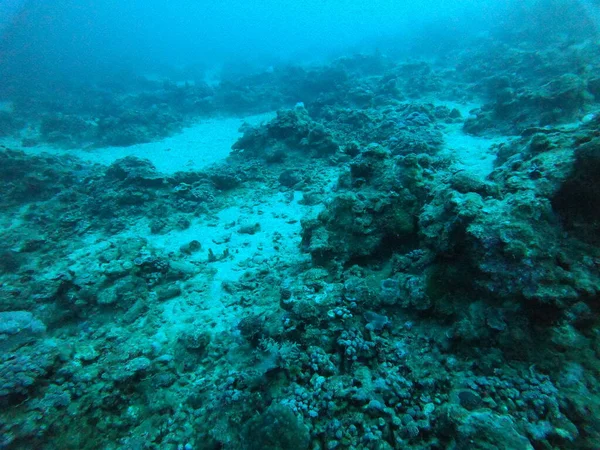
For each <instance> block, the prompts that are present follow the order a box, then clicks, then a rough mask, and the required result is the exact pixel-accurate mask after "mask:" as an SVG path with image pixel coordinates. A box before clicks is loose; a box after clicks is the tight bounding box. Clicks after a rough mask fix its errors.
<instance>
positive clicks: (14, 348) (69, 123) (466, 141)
mask: <svg viewBox="0 0 600 450" xmlns="http://www.w3.org/2000/svg"><path fill="white" fill-rule="evenodd" d="M526 25H527V24H526ZM538 25H539V24H538ZM565 26H566V25H565ZM537 30H538V31H539V28H538V29H537ZM576 31H577V30H576ZM12 92H14V96H13V97H12V98H8V99H6V103H4V104H3V109H2V111H1V112H0V132H1V134H2V135H3V136H4V137H3V138H2V142H3V144H4V145H3V146H2V148H1V151H0V188H1V192H2V195H1V197H0V202H1V213H0V224H1V228H0V236H1V239H0V311H1V312H0V348H1V353H0V406H1V409H0V448H2V449H51V450H52V449H81V450H87V449H107V450H110V449H130V450H133V449H172V450H175V449H186V450H190V449H210V450H216V449H229V450H237V449H243V450H259V449H285V450H304V449H312V450H317V449H328V450H331V449H355V450H358V449H378V450H385V449H392V448H397V449H490V450H491V449H509V450H510V449H515V450H519V449H523V450H526V449H536V450H537V449H541V450H550V449H598V448H600V380H599V377H598V376H599V373H600V333H599V329H598V325H599V324H598V313H599V309H600V233H599V232H600V114H599V113H600V45H599V44H598V40H597V39H595V38H594V36H593V34H592V30H591V29H587V30H586V29H580V30H579V32H578V33H575V32H573V30H572V29H567V30H566V31H565V30H561V29H558V30H554V32H553V33H545V34H540V33H539V32H531V30H529V29H527V26H525V28H522V29H518V28H515V29H514V32H513V33H507V32H503V33H496V34H494V33H490V34H489V35H487V36H478V37H477V38H473V39H471V40H469V41H465V42H461V43H460V45H459V44H456V45H455V46H454V47H452V48H446V49H444V57H437V58H429V59H418V58H412V59H410V60H407V59H403V58H398V57H392V56H386V55H385V54H383V53H377V54H369V55H365V54H362V55H355V56H349V57H343V58H340V59H336V60H334V61H331V62H329V63H323V64H321V65H312V66H302V65H283V66H281V67H275V68H273V69H269V70H266V71H262V72H257V73H253V74H247V75H238V76H232V77H230V78H229V79H227V80H223V81H222V82H221V83H218V84H210V85H209V84H203V83H201V82H195V83H175V82H168V81H164V80H162V81H154V80H152V79H150V78H143V77H131V78H127V77H122V76H119V77H118V78H117V79H115V80H112V81H110V82H108V81H107V82H104V83H99V82H96V83H75V82H73V81H71V82H70V83H64V84H61V85H60V86H57V85H52V86H48V87H47V89H46V90H44V89H43V88H42V86H41V85H40V86H37V87H36V94H35V95H31V92H29V91H27V90H23V89H22V90H21V91H20V90H19V86H15V87H14V89H13V91H12ZM240 126H241V128H240ZM238 129H240V131H239V132H238ZM232 146H233V147H232Z"/></svg>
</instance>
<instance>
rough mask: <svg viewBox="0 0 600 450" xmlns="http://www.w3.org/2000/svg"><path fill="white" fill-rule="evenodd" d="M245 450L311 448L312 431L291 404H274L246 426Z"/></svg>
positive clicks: (296, 449) (299, 449)
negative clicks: (291, 407)
mask: <svg viewBox="0 0 600 450" xmlns="http://www.w3.org/2000/svg"><path fill="white" fill-rule="evenodd" d="M243 434H244V444H243V448H244V449H245V450H259V449H265V448H270V449H281V450H284V449H290V450H304V449H308V448H309V443H310V432H309V429H308V427H307V426H306V425H305V424H304V423H303V421H302V419H301V418H299V417H297V416H296V415H295V414H294V413H293V411H292V410H291V409H290V407H289V406H286V405H281V404H272V405H271V406H269V408H268V409H267V410H266V411H265V412H263V413H262V414H260V415H258V416H256V417H254V418H253V419H252V420H250V421H249V422H248V423H247V424H246V426H245V427H244V431H243Z"/></svg>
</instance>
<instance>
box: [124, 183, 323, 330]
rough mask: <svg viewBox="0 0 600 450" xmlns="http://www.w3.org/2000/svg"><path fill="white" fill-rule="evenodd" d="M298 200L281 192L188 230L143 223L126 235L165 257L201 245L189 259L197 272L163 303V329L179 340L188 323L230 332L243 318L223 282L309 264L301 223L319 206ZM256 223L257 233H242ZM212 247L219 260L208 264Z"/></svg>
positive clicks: (194, 223) (202, 220)
mask: <svg viewBox="0 0 600 450" xmlns="http://www.w3.org/2000/svg"><path fill="white" fill-rule="evenodd" d="M300 198H302V194H301V193H300V192H296V193H295V194H294V198H293V199H292V200H290V198H289V197H286V195H285V194H283V193H277V194H274V195H270V196H268V197H265V198H264V199H261V200H260V202H257V203H256V204H252V205H248V204H246V205H244V206H233V207H229V208H226V209H224V210H222V211H220V212H219V213H218V214H217V215H216V216H214V217H211V218H197V219H193V221H192V225H191V226H190V227H189V228H188V229H186V230H183V231H176V230H174V231H170V232H168V233H166V234H164V235H153V234H150V229H149V226H148V222H147V221H145V220H142V221H140V222H139V223H138V225H137V226H135V227H133V228H131V229H129V230H127V231H126V232H125V233H123V235H122V237H134V236H135V237H136V238H140V237H142V238H145V239H147V240H148V243H149V244H150V246H151V247H153V248H156V249H157V250H159V252H160V253H161V254H169V253H171V254H180V247H181V246H182V245H185V244H188V243H189V242H190V241H192V240H197V241H199V242H200V243H201V244H202V249H201V250H200V251H198V252H196V253H193V254H192V255H190V256H188V257H186V262H187V263H190V264H193V265H195V266H196V267H197V269H198V274H197V275H195V276H193V277H192V278H191V279H189V280H187V281H185V282H183V283H182V287H183V294H182V295H181V296H179V297H176V298H173V299H171V300H168V301H166V302H164V303H163V307H164V312H163V326H162V331H163V332H164V333H165V334H166V335H167V336H175V335H176V334H177V330H179V329H180V328H181V327H182V326H184V324H185V323H190V322H198V321H200V322H204V323H211V324H212V326H211V330H212V331H213V332H221V331H231V330H233V329H235V327H236V326H237V324H238V322H239V320H240V319H241V309H239V308H232V307H231V305H228V300H230V299H229V298H228V297H229V296H230V294H228V293H227V292H225V291H224V289H223V283H224V282H235V281H238V280H239V279H240V277H241V276H242V275H243V274H244V272H246V271H247V270H251V269H255V268H259V267H260V268H261V269H265V268H266V269H269V270H271V269H273V270H278V271H281V270H283V269H284V268H285V267H288V266H290V265H291V264H292V263H293V264H294V265H297V264H302V262H306V263H308V262H309V261H310V257H309V256H308V255H306V254H304V253H302V251H301V249H300V241H301V230H302V229H301V225H300V219H301V218H302V217H304V216H305V214H307V213H308V212H312V213H313V214H314V213H316V210H317V209H319V208H320V207H311V206H305V205H302V204H300V203H299V202H298V200H299V199H300ZM255 224H258V227H256V228H255V232H254V234H247V233H243V232H240V231H241V230H242V228H243V227H252V226H254V225H255ZM209 249H210V250H212V252H213V254H214V255H215V256H216V257H217V258H218V259H219V260H218V261H214V262H208V257H209ZM227 253H228V254H227ZM224 255H227V256H224Z"/></svg>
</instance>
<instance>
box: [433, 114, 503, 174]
mask: <svg viewBox="0 0 600 450" xmlns="http://www.w3.org/2000/svg"><path fill="white" fill-rule="evenodd" d="M462 126H463V125H462V123H460V124H452V125H448V126H446V128H445V130H444V140H445V148H444V149H443V150H442V151H441V152H440V156H443V155H449V156H451V157H453V158H454V159H455V163H454V164H453V170H467V171H468V172H471V173H473V174H475V175H477V176H479V177H480V178H485V177H487V176H488V175H489V174H490V173H491V172H492V171H493V170H494V161H495V159H496V151H497V150H496V149H495V147H494V145H498V144H501V143H505V142H508V141H509V138H507V137H506V136H499V137H494V138H489V137H481V136H472V135H470V134H466V133H465V132H464V131H463V130H462Z"/></svg>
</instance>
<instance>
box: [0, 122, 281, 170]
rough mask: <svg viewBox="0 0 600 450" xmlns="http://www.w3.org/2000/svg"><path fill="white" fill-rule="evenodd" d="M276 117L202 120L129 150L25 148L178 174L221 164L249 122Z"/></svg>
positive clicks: (10, 142)
mask: <svg viewBox="0 0 600 450" xmlns="http://www.w3.org/2000/svg"><path fill="white" fill-rule="evenodd" d="M274 116H275V113H274V112H270V113H264V114H258V115H253V116H247V117H225V118H212V119H205V120H202V121H200V122H198V123H196V124H194V125H192V126H190V127H187V128H185V129H183V130H182V131H181V133H178V134H176V135H174V136H170V137H167V138H165V139H161V140H159V141H155V142H148V143H146V144H136V145H132V146H129V147H96V148H88V149H69V150H65V149H60V148H55V147H52V146H49V145H38V146H35V147H28V148H22V150H23V151H25V152H26V153H30V154H40V153H50V154H54V155H64V154H69V155H74V156H77V157H78V158H81V159H83V160H85V161H90V162H92V163H100V164H103V165H109V164H112V163H113V162H114V161H116V160H117V159H120V158H124V157H126V156H136V157H138V158H146V159H149V160H150V161H151V162H152V163H153V164H154V165H155V166H156V168H157V170H158V171H159V172H163V173H174V172H178V171H185V170H194V169H201V168H203V167H206V166H208V165H210V164H213V163H215V162H217V161H220V160H223V159H225V158H226V157H227V156H228V155H229V153H230V151H231V146H232V145H233V144H234V143H235V141H236V140H237V139H238V138H239V137H240V136H241V133H240V132H239V128H240V126H241V125H242V124H243V123H244V122H247V123H249V124H250V125H259V124H260V123H261V122H267V121H269V120H271V119H272V118H273V117H274ZM0 143H1V144H4V145H6V146H7V147H10V148H14V149H21V145H20V141H19V140H17V139H10V138H8V139H3V140H2V141H0Z"/></svg>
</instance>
